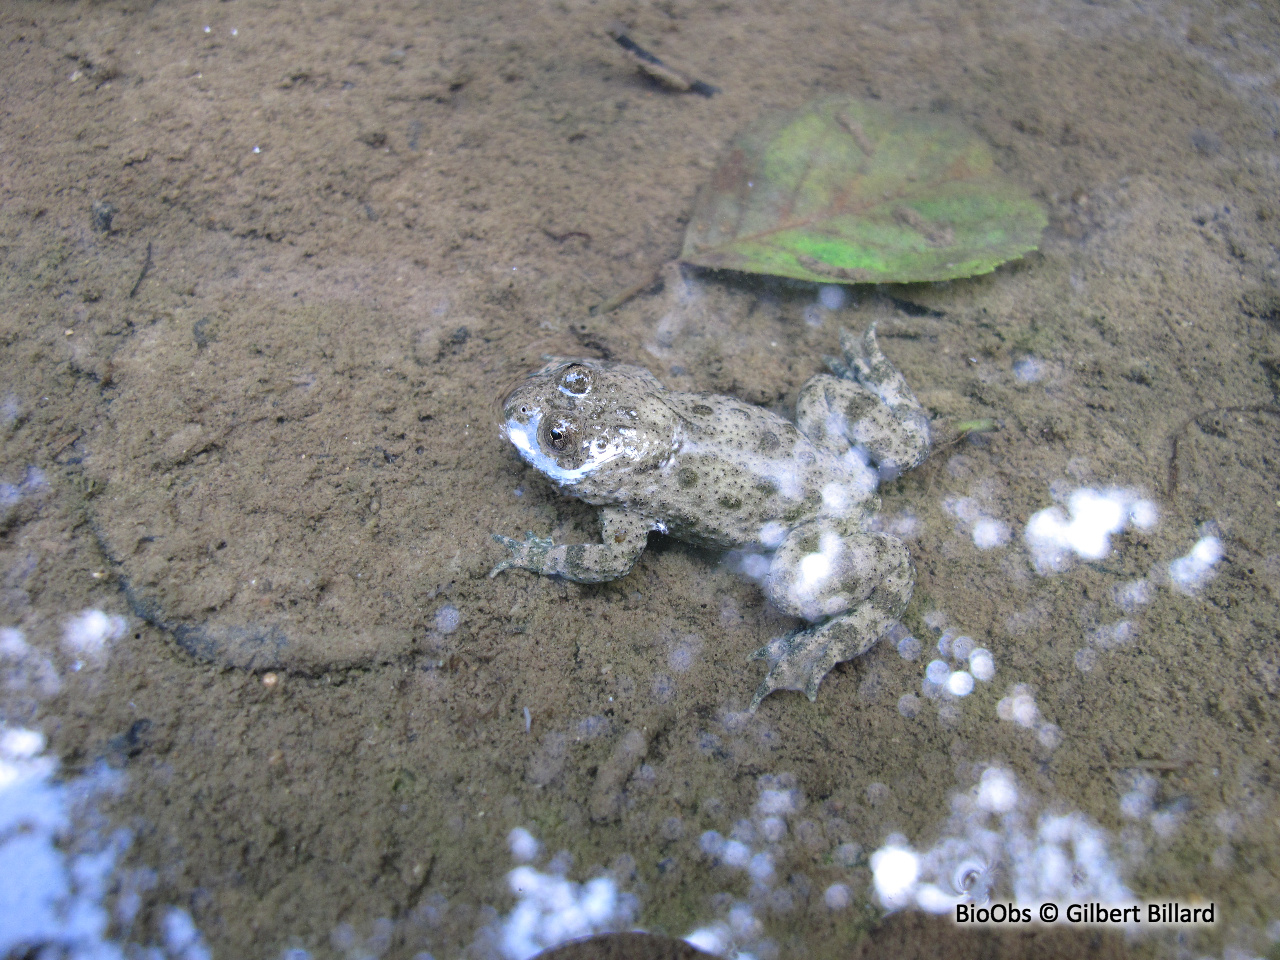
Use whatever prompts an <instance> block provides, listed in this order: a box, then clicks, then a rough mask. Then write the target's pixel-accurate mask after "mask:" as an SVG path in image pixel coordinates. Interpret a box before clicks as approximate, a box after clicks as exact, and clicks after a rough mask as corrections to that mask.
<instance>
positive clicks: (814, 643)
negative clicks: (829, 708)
mask: <svg viewBox="0 0 1280 960" xmlns="http://www.w3.org/2000/svg"><path fill="white" fill-rule="evenodd" d="M869 607H870V604H867V605H864V606H863V607H860V608H859V609H858V610H855V611H853V612H852V613H850V614H846V615H844V616H839V617H834V618H833V619H831V620H828V621H827V622H826V623H822V624H819V625H818V626H816V627H811V628H810V629H808V630H801V631H800V632H799V633H793V634H791V635H790V636H786V637H775V638H774V639H772V640H770V641H769V642H768V643H767V644H765V645H764V646H763V647H761V648H760V649H759V650H757V651H756V652H755V653H753V654H752V655H751V659H752V660H768V661H769V673H768V675H767V676H765V678H764V681H763V682H762V683H761V684H760V686H759V687H758V688H757V689H756V695H755V696H754V697H752V698H751V706H750V707H748V708H747V709H748V710H749V711H750V712H751V713H755V712H756V707H758V706H760V702H761V701H762V700H764V698H765V697H767V696H769V694H771V693H773V691H775V690H802V691H804V695H805V696H806V697H808V698H809V700H810V701H813V700H816V699H817V698H818V684H820V683H821V682H822V678H823V677H825V676H826V675H827V674H828V673H829V672H830V671H831V669H832V668H833V667H834V666H835V665H836V664H837V663H843V662H844V661H846V660H852V659H853V658H854V657H856V656H858V655H859V654H862V653H865V652H866V651H867V650H869V649H870V648H871V647H872V646H873V645H874V644H875V642H876V641H877V640H878V639H880V635H881V634H882V633H883V632H884V629H885V627H887V626H888V622H887V618H885V617H884V616H883V615H881V614H879V613H876V612H874V611H871V610H869V609H868V608H869Z"/></svg>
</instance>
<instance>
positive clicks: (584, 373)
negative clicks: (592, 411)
mask: <svg viewBox="0 0 1280 960" xmlns="http://www.w3.org/2000/svg"><path fill="white" fill-rule="evenodd" d="M560 389H561V390H563V391H564V392H565V393H571V394H573V395H574V396H575V397H581V396H584V395H585V394H587V393H590V392H591V371H590V370H589V369H587V368H586V367H584V366H583V365H582V364H580V363H575V364H573V365H572V366H570V367H569V368H568V369H567V370H565V372H564V373H563V374H562V375H561V377H560Z"/></svg>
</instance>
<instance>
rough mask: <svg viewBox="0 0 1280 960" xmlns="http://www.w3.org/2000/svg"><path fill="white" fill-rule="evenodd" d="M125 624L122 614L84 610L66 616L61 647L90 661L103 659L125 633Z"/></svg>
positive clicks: (102, 661)
mask: <svg viewBox="0 0 1280 960" xmlns="http://www.w3.org/2000/svg"><path fill="white" fill-rule="evenodd" d="M128 629H129V624H128V622H127V621H126V620H125V618H124V617H118V616H114V615H111V614H107V613H103V612H102V611H101V610H85V611H83V612H81V613H78V614H76V615H75V616H74V617H72V618H71V619H69V620H68V621H67V623H66V626H65V627H63V630H62V648H63V649H64V650H66V651H67V653H69V654H70V655H71V656H73V657H77V658H79V659H83V660H87V661H90V662H91V663H94V664H102V663H105V662H106V659H107V652H108V650H109V649H110V646H111V644H112V643H114V642H115V641H117V640H119V639H120V638H121V637H123V636H124V635H125V631H127V630H128Z"/></svg>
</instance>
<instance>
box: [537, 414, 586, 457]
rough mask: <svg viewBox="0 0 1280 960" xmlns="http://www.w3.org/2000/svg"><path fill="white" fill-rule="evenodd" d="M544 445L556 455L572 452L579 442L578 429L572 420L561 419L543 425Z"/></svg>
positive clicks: (542, 438)
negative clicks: (567, 451)
mask: <svg viewBox="0 0 1280 960" xmlns="http://www.w3.org/2000/svg"><path fill="white" fill-rule="evenodd" d="M541 440H542V444H543V446H546V447H550V448H551V449H552V450H554V451H555V452H556V453H564V452H565V451H566V450H572V449H573V448H574V447H575V446H576V445H577V442H578V428H577V426H576V425H575V424H574V423H573V421H571V420H566V419H564V418H563V417H561V418H560V419H559V420H548V421H545V422H544V423H543V424H542V437H541Z"/></svg>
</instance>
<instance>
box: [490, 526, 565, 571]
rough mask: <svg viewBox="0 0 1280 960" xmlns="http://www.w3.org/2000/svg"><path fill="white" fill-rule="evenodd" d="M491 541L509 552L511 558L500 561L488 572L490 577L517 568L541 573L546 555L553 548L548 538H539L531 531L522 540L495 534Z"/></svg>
mask: <svg viewBox="0 0 1280 960" xmlns="http://www.w3.org/2000/svg"><path fill="white" fill-rule="evenodd" d="M493 539H494V540H496V541H497V542H498V543H500V544H502V545H503V546H504V547H506V548H507V549H508V550H510V551H511V556H509V557H507V558H506V559H505V560H503V561H501V562H500V563H499V564H498V565H497V566H496V567H494V568H493V569H492V570H490V571H489V576H490V577H496V576H497V575H498V574H500V573H501V572H502V571H503V570H510V569H512V568H517V569H520V570H532V571H533V572H534V573H543V572H544V571H543V567H544V565H545V563H546V558H547V554H548V553H550V552H551V548H552V546H553V544H552V542H551V538H550V537H539V536H537V535H536V534H535V533H534V532H533V531H532V530H530V531H529V532H528V533H526V534H525V535H524V539H523V540H515V539H513V538H511V537H504V536H502V535H501V534H498V533H495V534H494V535H493Z"/></svg>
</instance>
